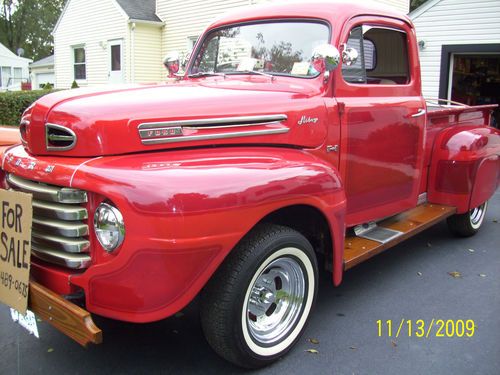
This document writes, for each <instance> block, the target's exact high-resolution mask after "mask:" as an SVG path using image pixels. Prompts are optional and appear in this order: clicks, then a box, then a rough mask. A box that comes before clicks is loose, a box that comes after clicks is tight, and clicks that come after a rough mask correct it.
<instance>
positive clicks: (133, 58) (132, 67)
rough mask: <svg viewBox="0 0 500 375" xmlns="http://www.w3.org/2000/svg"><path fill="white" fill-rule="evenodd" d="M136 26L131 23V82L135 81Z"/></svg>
mask: <svg viewBox="0 0 500 375" xmlns="http://www.w3.org/2000/svg"><path fill="white" fill-rule="evenodd" d="M135 26H136V25H135V22H132V23H131V24H130V81H131V82H130V83H135Z"/></svg>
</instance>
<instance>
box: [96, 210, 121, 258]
mask: <svg viewBox="0 0 500 375" xmlns="http://www.w3.org/2000/svg"><path fill="white" fill-rule="evenodd" d="M94 229H95V233H96V236H97V239H98V240H99V243H100V244H101V246H102V247H103V248H104V250H106V251H108V252H112V251H114V250H115V249H116V248H117V247H118V246H120V245H121V244H122V242H123V239H124V238H125V225H124V224H123V216H122V214H121V213H120V211H118V209H117V208H116V207H113V206H111V205H109V204H107V203H101V204H100V205H99V207H97V210H96V212H95V215H94Z"/></svg>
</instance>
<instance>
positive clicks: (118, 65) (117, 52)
mask: <svg viewBox="0 0 500 375" xmlns="http://www.w3.org/2000/svg"><path fill="white" fill-rule="evenodd" d="M111 70H112V71H113V72H116V71H120V70H122V53H121V45H119V44H115V45H113V46H111Z"/></svg>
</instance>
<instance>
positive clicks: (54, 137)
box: [45, 123, 76, 151]
mask: <svg viewBox="0 0 500 375" xmlns="http://www.w3.org/2000/svg"><path fill="white" fill-rule="evenodd" d="M45 143H46V146H47V151H69V150H71V149H72V148H74V147H75V145H76V134H75V132H74V131H73V130H71V129H68V128H66V127H64V126H61V125H56V124H50V123H47V124H45Z"/></svg>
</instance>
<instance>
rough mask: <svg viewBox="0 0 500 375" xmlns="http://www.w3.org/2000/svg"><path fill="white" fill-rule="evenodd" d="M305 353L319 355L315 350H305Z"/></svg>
mask: <svg viewBox="0 0 500 375" xmlns="http://www.w3.org/2000/svg"><path fill="white" fill-rule="evenodd" d="M306 352H308V353H311V354H319V352H318V351H317V350H316V349H307V350H306Z"/></svg>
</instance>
